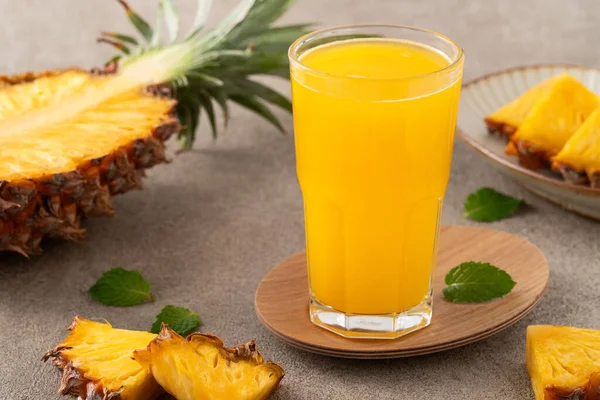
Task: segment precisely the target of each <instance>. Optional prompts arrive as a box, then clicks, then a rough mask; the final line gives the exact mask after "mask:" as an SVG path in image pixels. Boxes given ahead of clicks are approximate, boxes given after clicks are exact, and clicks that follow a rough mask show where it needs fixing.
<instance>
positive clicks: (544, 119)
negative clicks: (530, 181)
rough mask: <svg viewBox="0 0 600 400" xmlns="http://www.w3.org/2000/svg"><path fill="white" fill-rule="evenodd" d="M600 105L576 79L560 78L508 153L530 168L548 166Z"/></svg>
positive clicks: (520, 129)
mask: <svg viewBox="0 0 600 400" xmlns="http://www.w3.org/2000/svg"><path fill="white" fill-rule="evenodd" d="M598 104H599V99H598V96H596V95H595V94H594V93H592V92H591V91H590V90H588V89H587V88H586V87H585V86H584V85H583V84H582V83H581V82H579V81H578V80H577V79H575V78H574V77H572V76H571V75H569V74H563V75H561V76H559V77H558V78H557V79H555V80H554V81H553V82H552V84H551V86H550V87H549V88H548V89H546V92H545V93H543V94H542V95H541V96H540V97H539V99H538V100H537V102H536V103H535V105H534V106H533V107H532V109H531V111H530V112H529V113H528V114H527V117H526V118H525V119H524V120H523V122H522V123H521V124H520V126H519V127H518V129H517V131H516V132H515V133H514V134H513V135H512V136H511V137H510V142H509V144H508V146H507V148H506V153H507V154H513V155H518V156H519V159H520V161H521V163H522V164H523V165H524V166H525V167H527V168H531V169H535V168H539V167H541V166H543V165H546V164H549V163H550V160H551V158H552V157H553V156H555V155H556V154H558V153H559V152H560V150H561V149H562V148H563V146H564V145H565V143H567V141H568V140H569V138H570V137H571V136H572V135H573V134H574V133H575V131H577V129H579V127H580V126H581V125H582V124H583V122H584V121H585V119H586V118H587V117H588V116H589V115H590V114H591V113H592V112H593V111H594V109H595V108H596V107H598Z"/></svg>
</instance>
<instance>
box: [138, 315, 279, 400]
mask: <svg viewBox="0 0 600 400" xmlns="http://www.w3.org/2000/svg"><path fill="white" fill-rule="evenodd" d="M134 358H135V360H136V361H138V362H139V363H140V364H141V365H143V366H144V367H145V368H146V370H147V371H148V372H150V373H152V375H153V376H154V378H155V379H156V380H157V381H158V383H159V384H160V385H161V386H162V387H163V388H164V389H165V390H166V391H167V392H169V393H170V394H171V395H173V396H174V397H175V398H177V400H221V399H223V400H261V399H266V398H268V397H269V396H270V395H271V394H272V393H274V392H275V390H277V388H278V386H279V382H280V381H281V379H282V378H283V375H284V371H283V368H281V366H279V365H278V364H275V363H271V362H264V361H263V358H262V356H261V355H260V353H259V352H258V350H257V349H256V345H255V343H254V342H248V343H245V344H242V345H239V346H236V347H234V348H231V349H227V348H225V347H223V342H222V341H221V339H219V338H218V337H216V336H212V335H206V334H200V333H193V334H191V335H190V336H188V337H187V339H184V338H183V337H181V336H179V335H178V334H177V333H176V332H174V331H173V330H171V329H170V328H169V327H168V326H166V325H164V324H163V326H162V328H161V331H160V334H159V335H158V337H157V338H156V339H154V340H153V341H152V342H151V343H150V345H149V346H148V348H147V350H136V351H135V352H134Z"/></svg>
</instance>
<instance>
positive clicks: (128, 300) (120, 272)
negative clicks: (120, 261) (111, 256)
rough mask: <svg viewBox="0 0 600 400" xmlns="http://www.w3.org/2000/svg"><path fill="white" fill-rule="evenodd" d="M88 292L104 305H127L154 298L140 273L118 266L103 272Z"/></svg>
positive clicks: (147, 283)
mask: <svg viewBox="0 0 600 400" xmlns="http://www.w3.org/2000/svg"><path fill="white" fill-rule="evenodd" d="M89 292H90V296H91V297H92V299H93V300H94V301H97V302H98V303H102V304H104V305H106V306H115V307H128V306H136V305H138V304H142V303H145V302H147V301H152V300H154V298H153V297H152V295H151V294H150V283H149V282H148V281H147V280H145V279H144V277H142V274H140V273H139V272H138V271H128V270H126V269H123V268H120V267H119V268H113V269H111V270H110V271H107V272H105V273H104V274H103V275H102V276H101V277H100V279H98V281H97V282H96V283H95V284H94V286H92V287H91V288H90V290H89Z"/></svg>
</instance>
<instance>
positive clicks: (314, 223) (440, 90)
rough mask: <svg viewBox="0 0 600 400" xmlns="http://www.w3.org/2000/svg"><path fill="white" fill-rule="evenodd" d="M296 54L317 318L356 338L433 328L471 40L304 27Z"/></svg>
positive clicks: (299, 146)
mask: <svg viewBox="0 0 600 400" xmlns="http://www.w3.org/2000/svg"><path fill="white" fill-rule="evenodd" d="M289 57H290V64H291V67H290V68H291V80H292V95H293V96H292V97H293V106H294V130H295V141H296V163H297V173H298V180H299V182H300V187H301V189H302V195H303V199H304V216H305V227H306V249H307V261H308V275H309V286H310V317H311V320H312V321H313V322H314V323H315V324H317V325H319V326H321V327H323V328H325V329H328V330H330V331H333V332H335V333H338V334H340V335H343V336H346V337H352V338H396V337H399V336H402V335H405V334H407V333H410V332H413V331H415V330H417V329H421V328H424V327H426V326H427V325H429V323H430V321H431V313H432V301H431V300H432V276H433V271H434V267H435V264H436V257H437V242H438V237H439V232H440V221H441V214H442V203H443V200H444V193H445V191H446V186H447V184H448V178H449V174H450V163H451V158H452V146H453V142H454V128H455V124H456V116H457V111H458V100H459V94H460V85H461V79H462V70H463V52H462V49H461V48H460V47H459V46H458V45H456V43H454V42H453V41H451V40H450V39H448V38H446V37H444V36H442V35H440V34H437V33H434V32H431V31H428V30H424V29H417V28H410V27H403V26H351V27H340V28H333V29H326V30H322V31H318V32H314V33H311V34H309V35H307V36H304V37H302V38H300V39H298V40H297V41H296V42H295V43H294V44H293V45H292V46H291V48H290V51H289Z"/></svg>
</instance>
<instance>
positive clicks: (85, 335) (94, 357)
mask: <svg viewBox="0 0 600 400" xmlns="http://www.w3.org/2000/svg"><path fill="white" fill-rule="evenodd" d="M69 329H70V330H71V333H70V334H69V336H67V338H66V339H65V340H64V341H63V342H62V343H61V344H59V345H58V346H56V348H55V349H54V350H51V351H49V352H48V353H46V355H45V356H44V361H46V360H48V359H51V360H52V362H53V364H54V365H56V366H58V367H59V368H61V369H62V370H63V377H62V383H61V387H60V393H61V394H70V395H73V396H79V399H80V400H98V399H103V400H109V399H115V400H117V399H119V400H152V399H156V398H157V397H158V396H160V395H161V394H162V393H164V392H163V390H162V388H161V387H160V386H159V385H158V384H157V383H156V381H155V380H154V378H153V377H152V375H150V374H149V373H147V372H146V370H145V369H144V368H142V367H141V366H140V365H139V364H138V363H137V362H135V361H134V360H133V358H132V357H133V351H134V350H136V349H140V348H145V347H146V346H147V345H148V343H150V341H152V340H153V339H154V338H156V335H155V334H152V333H148V332H138V331H128V330H123V329H114V328H113V327H112V326H111V325H110V324H108V323H106V324H103V323H100V322H94V321H89V320H86V319H83V318H79V317H75V318H73V324H72V325H71V326H70V327H69Z"/></svg>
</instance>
